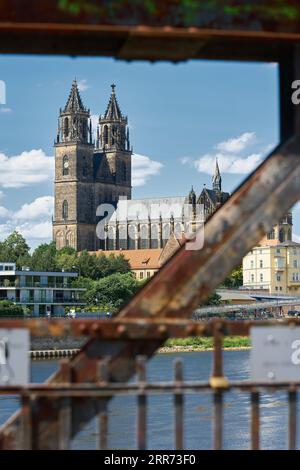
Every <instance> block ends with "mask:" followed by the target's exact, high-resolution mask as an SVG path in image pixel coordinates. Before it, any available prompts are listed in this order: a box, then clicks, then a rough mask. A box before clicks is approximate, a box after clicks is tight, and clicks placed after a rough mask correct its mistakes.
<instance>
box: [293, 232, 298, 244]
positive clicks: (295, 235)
mask: <svg viewBox="0 0 300 470" xmlns="http://www.w3.org/2000/svg"><path fill="white" fill-rule="evenodd" d="M292 240H293V241H294V242H297V243H300V235H297V234H296V233H293V234H292Z"/></svg>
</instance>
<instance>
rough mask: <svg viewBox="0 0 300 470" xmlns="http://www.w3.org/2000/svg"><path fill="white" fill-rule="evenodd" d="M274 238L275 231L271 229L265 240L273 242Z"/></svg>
mask: <svg viewBox="0 0 300 470" xmlns="http://www.w3.org/2000/svg"><path fill="white" fill-rule="evenodd" d="M274 238H275V231H274V229H273V230H271V232H269V233H268V235H267V239H268V240H274Z"/></svg>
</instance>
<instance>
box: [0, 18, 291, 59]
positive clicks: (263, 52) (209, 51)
mask: <svg viewBox="0 0 300 470" xmlns="http://www.w3.org/2000/svg"><path fill="white" fill-rule="evenodd" d="M299 42H300V35H299V33H298V32H278V31H276V32H272V31H269V32H268V31H254V30H250V29H249V30H244V31H242V30H240V29H238V30H234V29H231V30H230V29H213V28H211V29H209V28H206V29H205V28H197V27H188V28H180V27H172V26H162V27H160V26H158V27H157V26H145V25H138V26H134V25H131V26H130V25H127V26H126V25H103V24H87V23H82V24H80V23H75V22H70V23H64V22H51V21H49V20H48V21H47V23H46V22H43V21H35V22H34V21H32V22H30V21H28V22H24V21H23V22H21V21H19V22H18V21H15V22H9V21H3V20H2V21H1V19H0V52H1V53H23V54H24V53H25V54H26V53H27V54H29V53H30V54H32V53H34V54H45V53H48V54H64V55H72V56H74V55H88V56H109V57H116V58H119V59H123V60H153V61H156V60H173V61H182V60H188V59H192V58H193V59H195V58H202V59H206V58H208V59H212V58H213V59H219V60H220V59H221V60H255V61H278V60H279V59H280V55H281V54H282V51H283V50H284V48H286V47H289V46H290V45H291V44H295V43H299Z"/></svg>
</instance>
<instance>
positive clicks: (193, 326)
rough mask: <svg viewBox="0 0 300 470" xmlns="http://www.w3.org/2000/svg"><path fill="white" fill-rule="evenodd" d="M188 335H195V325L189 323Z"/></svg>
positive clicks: (186, 329) (187, 327)
mask: <svg viewBox="0 0 300 470" xmlns="http://www.w3.org/2000/svg"><path fill="white" fill-rule="evenodd" d="M185 331H186V334H187V335H193V334H194V333H195V325H188V326H186V328H185Z"/></svg>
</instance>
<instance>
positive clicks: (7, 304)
mask: <svg viewBox="0 0 300 470" xmlns="http://www.w3.org/2000/svg"><path fill="white" fill-rule="evenodd" d="M26 313H27V312H26ZM23 316H24V311H23V308H22V306H21V305H15V304H14V303H13V302H12V301H11V300H0V317H23Z"/></svg>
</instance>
